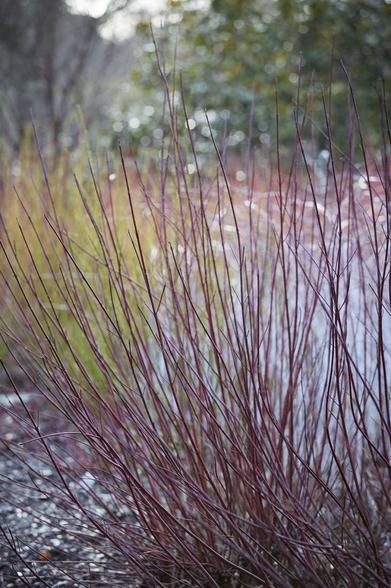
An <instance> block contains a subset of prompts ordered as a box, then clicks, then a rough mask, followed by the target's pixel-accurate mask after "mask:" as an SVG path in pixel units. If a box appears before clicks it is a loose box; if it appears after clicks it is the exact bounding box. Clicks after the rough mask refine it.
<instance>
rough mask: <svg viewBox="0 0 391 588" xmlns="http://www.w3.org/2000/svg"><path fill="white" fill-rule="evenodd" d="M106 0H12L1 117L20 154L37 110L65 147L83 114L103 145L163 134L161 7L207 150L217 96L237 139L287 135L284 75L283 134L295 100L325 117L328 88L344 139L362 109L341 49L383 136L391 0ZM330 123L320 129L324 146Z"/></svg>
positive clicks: (168, 68)
mask: <svg viewBox="0 0 391 588" xmlns="http://www.w3.org/2000/svg"><path fill="white" fill-rule="evenodd" d="M98 2H99V3H100V5H102V0H98ZM94 4H96V2H94V0H91V1H90V2H89V3H86V2H84V7H85V6H86V5H89V6H90V7H91V6H93V5H94ZM103 4H104V8H103V10H102V11H101V13H99V15H98V16H97V15H96V13H94V12H93V11H91V10H88V9H84V10H83V9H80V10H75V7H76V8H77V7H78V0H72V2H71V0H69V2H66V1H65V0H2V1H1V3H0V52H1V59H0V76H1V82H2V83H1V90H0V124H1V132H2V142H3V146H6V147H7V149H9V150H11V152H12V153H13V154H14V155H16V154H17V153H18V151H19V149H20V145H21V144H22V141H23V137H24V136H25V134H26V129H27V128H28V126H29V124H30V120H31V113H32V115H33V118H34V120H35V122H36V125H37V127H38V129H39V134H40V136H41V137H42V141H43V144H44V145H45V144H46V145H51V147H52V150H53V152H54V160H55V159H56V153H57V154H58V153H59V152H60V151H61V149H62V148H64V147H66V148H70V149H71V150H72V149H73V148H74V147H75V146H77V144H78V142H79V141H80V137H81V136H82V134H83V128H88V132H89V136H90V140H91V143H92V144H93V145H95V146H96V147H100V146H103V147H105V148H110V147H111V146H114V145H115V144H116V142H117V139H118V137H120V138H121V140H122V141H123V142H125V143H126V144H127V145H128V146H129V150H130V152H131V153H139V152H140V150H143V149H145V148H146V149H150V148H151V147H158V146H159V144H160V141H161V138H162V135H163V133H164V124H163V123H162V115H161V113H162V105H163V88H162V81H161V79H160V76H159V71H158V68H157V64H156V55H155V47H154V43H153V40H152V38H151V32H150V23H151V18H152V21H153V27H154V34H155V38H156V42H157V44H158V46H159V52H160V55H161V59H162V62H164V64H165V72H166V75H167V80H168V82H169V84H170V85H173V83H174V75H173V73H174V65H173V64H174V61H175V64H176V65H175V69H176V71H177V72H181V74H182V80H183V85H184V88H185V93H186V101H187V104H188V115H189V118H190V126H191V128H192V129H193V130H194V133H196V136H197V137H198V138H199V141H198V142H197V144H198V147H199V149H200V151H203V150H204V151H205V152H207V150H208V149H209V145H210V142H209V141H208V140H207V139H205V141H203V140H202V138H203V137H205V138H206V137H208V136H209V130H208V128H207V125H206V121H205V110H207V111H208V113H209V119H210V122H211V124H212V127H213V128H214V129H215V130H216V131H218V132H219V133H220V134H224V136H225V137H226V139H227V144H228V145H230V146H231V147H233V148H236V149H238V150H240V149H242V148H245V147H246V145H247V143H248V142H247V138H248V135H249V127H250V126H251V128H252V130H251V136H252V142H253V144H255V145H258V146H260V147H262V146H265V147H267V146H268V145H269V144H270V142H274V140H275V131H274V120H275V91H276V88H277V90H278V97H279V109H280V115H281V128H280V131H281V139H282V140H284V139H285V138H288V137H290V136H291V135H292V134H293V133H294V125H293V124H292V120H293V117H292V113H293V111H294V109H295V108H298V109H299V110H298V111H300V109H302V108H304V107H305V103H306V101H308V104H309V107H308V108H309V119H311V118H314V119H315V120H321V118H319V117H318V115H319V113H320V111H321V109H322V100H321V95H322V91H324V93H325V96H326V100H327V101H328V100H329V98H330V93H331V96H332V112H333V119H334V122H335V125H334V129H336V130H335V134H334V138H335V140H336V142H337V143H338V142H340V143H341V146H342V148H344V147H345V146H344V145H343V137H346V134H347V125H348V124H349V113H350V112H351V109H350V108H349V93H348V91H347V87H346V76H345V74H344V72H343V69H342V68H341V65H340V62H341V60H343V62H344V64H345V65H346V67H347V69H348V71H349V73H350V75H351V78H352V81H353V85H354V88H355V92H356V97H357V101H358V104H359V107H360V110H361V116H362V120H363V123H364V126H365V130H366V133H367V135H368V136H369V137H371V136H372V135H373V136H375V132H374V129H375V128H377V127H378V124H379V112H380V110H379V108H378V101H379V90H380V88H381V84H382V80H383V81H384V83H385V85H386V87H388V86H389V83H390V73H391V2H390V1H389V0H211V1H208V0H203V1H202V0H201V1H198V2H197V1H194V0H169V1H168V2H165V3H164V2H161V1H159V0H156V1H155V2H151V3H150V10H147V9H146V8H145V7H143V4H141V5H140V4H137V3H136V2H135V1H133V2H132V1H131V0H130V1H129V0H111V1H109V0H107V1H106V2H103ZM175 55H176V57H174V56H175ZM178 78H179V76H177V85H179V80H178ZM299 78H300V85H301V87H302V90H301V93H300V99H299V104H298V103H297V97H298V81H299ZM331 80H332V85H330V81H331ZM330 87H331V88H332V90H331V92H330ZM250 121H251V125H250ZM322 130H324V129H322V128H321V127H320V128H317V127H315V128H314V129H313V137H314V141H315V144H316V145H317V147H318V148H319V149H322V148H323V146H324V144H325V140H324V138H322ZM376 134H377V133H376Z"/></svg>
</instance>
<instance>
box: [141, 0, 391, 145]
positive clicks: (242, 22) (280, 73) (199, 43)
mask: <svg viewBox="0 0 391 588" xmlns="http://www.w3.org/2000/svg"><path fill="white" fill-rule="evenodd" d="M169 6H170V7H169V11H168V13H167V19H166V23H167V24H166V29H165V30H164V31H162V32H161V34H159V38H160V39H161V42H162V43H163V45H166V46H168V47H169V46H170V45H171V46H172V45H173V43H174V39H175V42H177V45H178V66H179V67H180V68H181V69H182V70H183V72H184V79H185V85H186V86H187V87H188V90H189V95H190V96H191V100H192V103H193V111H195V112H197V111H198V110H200V111H201V110H202V109H203V108H208V109H213V110H215V111H216V118H215V125H216V126H219V125H220V127H222V126H223V125H225V124H226V120H227V118H228V117H229V119H230V127H231V128H232V129H233V131H236V132H237V131H242V133H240V132H239V133H238V132H237V134H236V137H237V140H238V141H239V140H240V139H241V140H242V141H244V134H243V133H244V132H245V131H246V130H247V128H248V121H249V113H250V110H251V103H252V100H253V96H254V97H255V104H254V107H255V108H254V132H255V139H257V140H259V141H260V142H261V143H262V142H264V143H267V142H268V141H269V137H270V133H269V129H270V126H271V124H272V122H271V121H272V120H273V118H274V114H273V113H274V92H275V86H274V82H275V81H276V82H277V85H278V90H279V104H280V111H281V116H282V120H283V121H284V120H286V121H288V119H291V113H292V109H293V106H294V103H295V101H296V93H297V82H298V73H299V64H301V66H300V71H301V79H302V86H303V88H308V86H309V83H310V80H311V79H312V78H313V79H314V80H315V87H314V92H315V97H313V99H312V107H313V115H314V116H315V117H316V116H317V111H319V110H320V109H321V100H320V93H319V92H318V91H317V90H318V89H319V84H322V85H324V86H325V91H326V94H327V86H328V84H329V81H330V79H331V77H332V79H333V85H332V94H333V104H334V108H333V112H334V118H335V123H336V124H335V126H336V129H338V133H337V135H336V137H337V139H340V140H341V138H342V137H343V136H344V135H345V136H346V121H347V120H348V116H347V114H348V92H347V91H346V78H345V75H344V73H343V70H342V68H341V67H340V60H341V59H342V60H343V61H344V63H345V64H346V66H347V68H348V70H349V72H350V74H351V76H352V80H353V83H354V87H355V91H356V97H357V99H358V102H359V104H360V105H361V107H362V118H363V120H364V122H365V123H366V124H367V127H368V132H369V133H371V129H372V127H373V125H374V124H375V123H376V124H377V123H378V120H377V119H378V108H377V104H378V103H377V99H378V98H377V92H376V84H377V83H378V81H379V79H380V78H383V79H384V80H385V81H386V84H389V82H390V75H391V3H390V2H389V1H386V0H211V2H210V5H209V7H208V9H206V10H205V9H200V7H199V6H197V5H196V4H195V3H194V1H192V0H171V2H170V3H169ZM145 24H146V23H140V30H145V31H146V30H147V27H146V26H145ZM145 83H146V85H150V83H151V82H150V76H149V78H148V79H146V80H145ZM291 128H292V125H291V121H290V123H289V124H283V125H282V137H283V138H284V136H286V134H287V133H288V130H289V129H291ZM320 140H321V139H320ZM232 141H233V142H235V139H232Z"/></svg>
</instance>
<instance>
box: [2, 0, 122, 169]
mask: <svg viewBox="0 0 391 588" xmlns="http://www.w3.org/2000/svg"><path fill="white" fill-rule="evenodd" d="M128 4H129V0H112V2H110V3H109V4H108V7H107V10H106V12H105V13H104V14H103V15H102V16H101V17H100V18H92V17H90V16H87V15H80V14H72V13H70V12H69V10H68V6H67V3H66V2H65V0H2V2H1V3H0V52H1V59H0V76H1V82H2V83H1V90H0V122H1V127H2V133H3V137H5V138H6V140H7V142H8V144H9V145H10V146H11V148H12V150H13V151H14V152H16V151H17V150H18V148H19V145H20V142H21V139H22V136H23V133H24V130H25V128H26V125H27V124H28V122H29V120H30V113H31V112H32V113H33V117H34V119H35V120H36V121H37V122H38V123H41V122H43V124H42V127H43V128H46V127H49V128H50V135H49V136H48V137H47V143H48V144H50V145H51V146H52V147H53V149H54V159H56V156H57V155H58V153H59V151H60V149H61V141H62V135H63V131H64V125H65V124H66V122H69V116H70V114H71V113H73V112H74V111H75V106H76V105H80V106H81V109H82V111H83V114H84V116H85V118H86V120H87V123H88V122H91V121H92V120H99V110H101V109H102V106H103V101H102V98H103V97H104V96H105V95H107V89H108V87H110V83H109V78H110V77H113V74H114V72H115V70H116V67H117V66H118V64H119V63H120V60H119V59H117V60H116V61H115V58H116V57H118V54H119V50H118V49H119V48H118V47H117V46H116V45H115V44H114V43H113V42H109V41H106V40H103V39H102V38H101V36H100V35H99V27H100V26H101V24H102V23H103V22H104V21H105V20H106V19H108V18H111V16H112V15H113V14H114V13H115V12H117V11H118V10H121V9H123V8H124V7H125V6H127V5H128ZM114 62H115V63H114ZM123 62H124V60H122V63H123ZM114 65H115V66H116V67H114ZM126 70H127V67H126ZM67 130H68V131H69V129H67ZM78 131H79V127H78V126H77V125H76V126H75V128H74V133H73V136H72V133H71V136H69V135H68V136H67V141H71V142H72V141H74V140H76V139H77V133H78Z"/></svg>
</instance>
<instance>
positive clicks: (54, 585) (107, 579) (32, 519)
mask: <svg viewBox="0 0 391 588" xmlns="http://www.w3.org/2000/svg"><path fill="white" fill-rule="evenodd" d="M22 399H23V401H24V402H25V403H26V405H27V406H28V407H29V408H31V410H33V411H36V410H37V406H36V403H37V401H38V397H37V395H36V394H35V393H34V392H33V391H28V390H27V391H24V392H23V394H22ZM41 402H42V401H41ZM41 408H42V407H41ZM45 408H46V407H45ZM10 411H11V412H13V413H18V412H19V414H20V411H21V402H20V399H19V398H18V397H17V395H16V394H14V393H13V392H12V391H11V390H10V389H9V387H7V386H1V388H0V586H1V587H4V588H13V587H18V586H32V587H41V586H42V587H43V586H49V587H51V588H60V587H71V586H72V587H79V586H80V587H82V586H83V587H88V588H92V587H103V586H109V585H110V586H112V587H124V586H126V587H127V588H136V587H138V586H140V582H139V581H137V580H136V579H135V577H134V574H132V573H131V571H127V569H126V566H125V564H124V562H123V561H121V559H120V557H118V555H117V554H116V553H115V552H114V551H113V548H112V547H111V546H110V545H109V544H107V543H105V541H104V539H103V538H102V537H101V536H100V535H99V534H98V533H96V532H94V531H92V530H91V529H90V528H87V526H86V525H85V524H84V523H83V517H82V515H81V513H77V512H75V511H74V510H73V512H72V508H71V507H70V508H69V509H67V511H66V512H64V509H62V508H60V507H59V505H58V504H56V502H55V500H53V499H52V498H48V497H47V496H45V488H44V487H43V484H44V483H43V481H42V478H41V477H40V476H42V475H43V476H44V479H45V480H46V482H47V484H48V485H50V482H54V483H55V481H56V479H57V474H56V472H55V469H54V467H53V466H51V465H50V464H49V465H46V464H44V463H42V461H41V460H40V459H36V458H35V457H32V456H30V454H29V457H28V466H29V468H30V471H28V470H27V469H26V468H25V467H23V465H22V464H21V463H20V462H19V461H18V459H17V458H15V455H14V451H13V450H15V451H16V452H18V451H19V450H20V448H19V443H20V441H21V439H23V438H24V437H25V435H24V434H23V430H22V429H21V427H15V420H14V418H13V417H12V416H11V415H10ZM51 417H53V415H50V413H47V412H46V413H44V412H43V411H42V412H41V411H40V429H41V432H47V431H48V430H49V427H51V428H53V419H52V418H51ZM55 418H56V417H55ZM55 426H56V430H64V429H62V428H58V427H60V426H61V424H59V423H57V424H56V425H55ZM23 435H24V437H23ZM34 470H35V471H36V472H39V474H40V475H37V476H36V477H35V476H34ZM84 483H85V484H88V486H90V487H91V486H94V485H95V481H94V479H93V478H91V477H88V476H87V477H86V474H85V473H84ZM72 484H73V490H74V491H75V492H77V493H78V498H79V500H80V502H81V503H82V505H83V506H84V507H86V508H91V509H92V508H94V509H95V511H96V508H97V507H96V504H92V499H91V496H90V495H89V493H88V492H83V484H80V482H78V483H77V484H75V483H74V482H70V486H71V487H72ZM93 490H94V492H96V494H98V495H99V493H100V492H103V491H101V490H100V489H99V487H98V486H97V485H95V487H94V488H93ZM101 498H104V501H105V503H106V504H108V501H109V500H110V496H108V495H105V496H103V494H101Z"/></svg>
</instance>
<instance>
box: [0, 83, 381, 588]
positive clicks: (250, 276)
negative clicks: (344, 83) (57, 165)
mask: <svg viewBox="0 0 391 588" xmlns="http://www.w3.org/2000/svg"><path fill="white" fill-rule="evenodd" d="M351 100H352V105H353V107H352V108H353V113H354V116H355V123H354V128H353V127H352V131H351V149H350V152H349V153H348V154H347V155H345V157H344V159H342V160H341V158H340V154H339V153H338V149H337V148H336V147H335V146H334V144H333V136H332V124H331V121H330V116H329V112H328V109H327V108H326V107H325V127H324V128H325V137H326V140H327V157H326V159H325V161H324V167H323V169H322V173H320V172H319V170H317V169H316V168H315V166H314V162H313V160H311V158H310V156H309V154H308V152H307V142H306V141H305V138H304V130H305V120H303V118H301V119H300V120H299V118H298V116H296V117H295V123H296V127H297V136H296V142H295V144H294V145H293V148H292V158H291V165H290V167H289V168H288V169H287V171H284V172H283V171H282V164H281V162H280V156H279V152H280V151H279V140H278V117H277V146H276V151H275V153H274V160H275V162H276V165H275V166H271V168H270V170H269V171H270V178H269V179H268V181H267V182H266V183H268V184H269V187H268V188H267V189H265V191H264V192H259V191H257V190H255V189H254V185H255V184H254V182H255V179H254V178H255V175H256V172H255V171H254V174H253V179H252V174H251V169H252V166H251V165H249V169H250V173H249V174H248V182H247V186H246V188H244V189H243V188H239V187H238V185H237V184H236V183H235V181H234V180H232V178H231V177H230V175H229V174H228V172H227V171H226V170H227V168H226V164H225V158H224V157H223V155H222V154H221V153H220V150H219V147H218V145H217V143H215V147H216V169H215V172H213V173H211V172H210V169H211V166H209V173H208V174H204V173H203V171H202V169H200V166H199V164H198V158H197V153H196V146H195V145H194V142H193V139H192V134H191V130H190V129H189V128H188V127H186V126H185V131H186V132H187V133H188V135H187V139H186V137H185V138H184V137H183V136H181V133H180V131H179V127H180V123H179V122H178V121H179V118H178V117H177V112H176V111H175V107H174V103H173V102H172V101H171V99H170V96H169V95H168V105H169V107H170V109H171V122H172V135H171V137H170V139H171V140H170V142H168V143H167V144H165V145H164V146H163V148H162V154H161V167H160V174H159V175H158V178H157V181H156V182H155V184H154V188H151V185H150V182H149V179H148V178H143V174H142V172H139V175H138V181H137V182H136V181H135V179H134V178H135V175H134V173H133V172H132V176H131V178H130V176H129V164H128V162H127V161H125V158H124V157H123V156H122V155H121V156H120V160H121V161H120V163H121V171H120V172H119V173H117V179H116V182H117V186H118V189H119V190H120V192H121V194H122V198H123V202H125V203H126V207H127V209H126V212H123V213H122V216H121V217H120V218H119V217H118V216H116V215H115V214H111V209H110V206H108V204H107V203H108V202H110V194H109V193H108V188H107V186H106V185H105V184H104V183H101V181H100V180H99V178H98V177H97V175H96V174H94V172H92V171H91V176H90V179H89V181H88V182H86V184H85V185H84V184H83V182H80V183H79V181H78V180H76V190H77V191H78V194H79V198H80V203H81V207H80V210H79V212H78V215H81V218H80V216H79V218H78V219H77V222H78V223H79V224H78V226H84V227H85V234H84V236H83V234H82V233H80V234H79V237H78V240H76V239H75V237H74V235H73V232H72V220H71V219H70V218H69V217H68V219H67V220H64V218H62V217H61V216H60V215H59V214H57V213H56V202H55V200H54V199H52V200H51V199H50V182H49V180H48V181H47V185H46V192H47V194H49V197H48V198H49V200H48V202H49V203H48V206H47V207H46V208H45V207H44V209H43V213H42V218H41V220H40V222H37V220H35V221H33V220H32V219H31V215H30V213H29V210H28V209H26V207H24V212H23V211H22V212H21V218H22V217H23V221H22V220H21V221H20V223H19V233H18V234H19V237H18V239H19V241H18V243H19V244H18V245H16V244H15V238H16V237H15V236H14V235H13V234H12V233H11V231H10V230H9V229H7V223H6V222H5V221H4V222H3V224H2V228H1V232H2V241H1V249H2V276H3V284H2V289H3V291H4V292H5V295H4V299H5V300H6V301H7V312H5V313H4V315H3V337H4V339H5V341H6V342H7V345H8V347H9V350H10V352H11V353H12V355H13V356H14V358H15V360H16V361H17V362H18V363H19V366H20V368H21V369H22V370H23V371H24V373H25V375H26V376H27V377H28V378H29V379H30V380H31V381H32V382H33V383H34V385H35V387H36V389H37V394H38V395H39V396H40V397H41V398H42V402H43V401H44V402H45V403H46V404H47V405H48V406H51V411H54V412H55V413H56V414H58V415H60V416H61V418H62V419H63V420H64V422H65V423H67V424H66V430H64V429H62V430H61V432H59V431H51V432H50V433H46V432H45V431H44V430H43V429H42V426H41V422H40V419H39V417H37V413H36V411H35V412H34V410H32V409H30V408H29V407H28V406H27V405H25V404H23V406H24V411H23V410H22V411H21V412H19V413H18V414H13V417H14V418H15V419H18V420H19V421H18V422H19V423H20V426H21V427H23V430H24V431H25V433H24V435H25V437H24V439H25V441H24V444H23V445H22V446H17V445H16V444H12V443H11V442H9V443H8V446H9V450H10V451H12V453H13V455H14V456H15V459H19V460H20V461H21V462H23V463H24V464H25V467H26V468H30V469H31V468H32V467H33V466H31V464H30V463H29V459H30V458H29V456H32V455H34V459H37V460H41V462H42V463H46V464H49V465H50V466H51V468H52V470H53V472H54V477H53V478H52V479H51V480H50V481H49V480H47V481H46V482H45V484H44V486H39V489H40V492H44V493H46V495H47V496H49V497H50V498H51V499H52V500H53V501H56V504H57V508H58V509H59V511H60V510H61V509H62V510H63V511H65V512H67V513H68V515H69V516H70V513H74V520H75V521H80V519H82V520H83V524H84V525H85V527H86V528H87V529H89V530H90V531H91V534H93V535H94V537H95V536H96V535H98V536H100V537H101V538H103V539H104V540H105V542H106V544H108V545H110V548H111V550H112V552H111V553H114V555H113V556H112V557H113V558H114V559H115V558H117V560H118V559H119V560H120V562H121V563H122V566H123V569H124V570H125V569H127V570H133V572H134V573H135V574H136V576H138V577H139V578H140V579H142V580H143V581H144V585H145V586H164V585H170V586H172V585H177V586H204V587H205V586H208V587H216V588H217V587H219V586H265V587H268V588H271V587H278V588H288V587H289V588H292V587H322V588H323V587H329V588H334V587H336V586H341V587H342V586H344V587H358V586H360V587H361V586H362V587H364V586H365V587H370V586H371V587H372V586H379V587H384V588H386V587H388V586H389V585H390V582H391V561H390V513H391V491H390V490H391V485H390V426H391V404H390V378H391V372H390V344H391V315H390V313H391V307H390V294H391V281H390V212H391V210H390V166H389V159H388V158H389V148H390V143H389V139H390V134H389V126H388V120H387V110H386V108H385V107H384V117H383V125H382V129H383V135H382V136H383V149H382V152H381V154H380V155H376V154H373V153H372V151H371V150H370V149H369V148H368V147H367V146H366V144H365V138H364V136H363V132H362V129H361V127H360V121H359V117H358V114H357V110H356V108H355V103H354V96H353V94H352V95H351ZM383 106H384V104H383ZM182 114H183V113H182ZM184 115H185V116H184V118H185V120H186V118H187V117H186V109H185V108H184ZM304 118H305V117H304ZM212 141H215V138H214V137H213V136H212ZM357 145H358V147H357ZM355 146H356V147H355ZM189 162H191V166H192V167H191V168H189ZM253 167H254V170H255V169H256V166H255V164H254V166H253ZM189 169H190V170H191V172H192V173H190V172H189ZM265 181H266V180H265ZM19 198H20V204H21V207H22V208H23V194H20V195H19ZM30 221H31V222H30ZM75 222H76V219H75ZM27 234H28V235H30V237H29V238H27V237H26V235H27ZM48 235H49V237H48ZM48 241H49V242H50V243H51V247H50V248H49V247H48V246H47V243H48ZM15 393H18V392H16V391H15ZM61 426H62V427H63V426H64V425H61ZM27 441H28V443H27ZM86 471H88V476H89V477H90V479H91V480H93V483H91V484H89V483H86V481H85V472H86ZM34 475H35V476H38V478H39V477H41V478H42V476H43V475H44V474H40V471H39V469H37V468H35V469H34ZM83 476H84V477H83ZM37 487H38V486H37ZM80 488H81V489H82V490H83V492H84V493H85V494H87V495H88V497H89V502H88V505H87V506H86V504H85V503H84V502H83V500H82V499H81V498H80V495H79V490H80ZM91 504H92V505H93V506H91ZM94 505H95V506H94ZM98 507H99V508H98ZM77 513H78V517H79V518H77V517H76V514H77ZM72 520H73V519H72ZM75 525H76V523H75ZM69 529H70V531H69V533H71V532H72V527H71V526H70V527H69ZM3 532H4V534H5V535H6V536H7V537H8V540H9V541H10V542H11V539H10V535H9V533H10V532H12V529H11V530H7V529H3ZM7 533H8V535H7ZM22 539H23V538H22ZM84 540H85V541H86V542H87V543H88V541H89V539H88V536H87V535H86V536H85V537H84ZM15 549H16V547H15ZM35 574H36V575H39V573H38V572H35ZM81 585H83V584H81ZM85 585H88V584H85Z"/></svg>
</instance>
